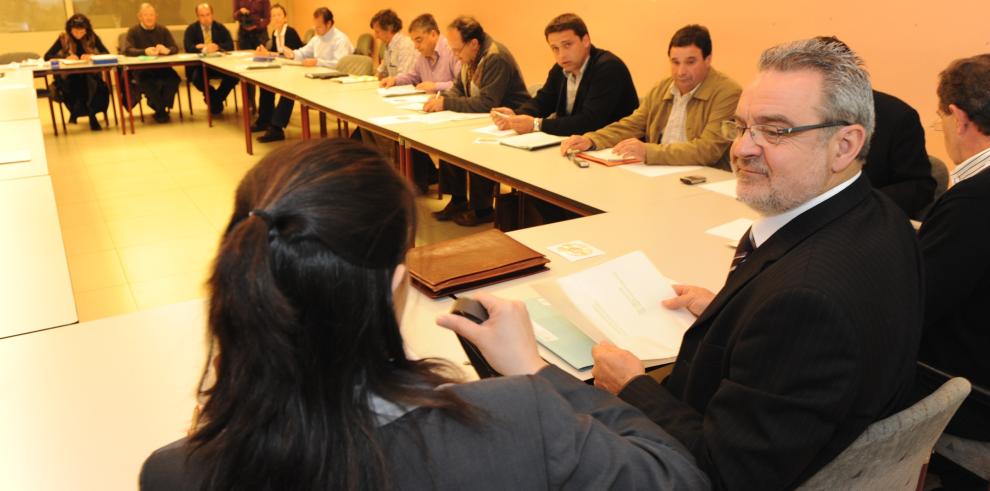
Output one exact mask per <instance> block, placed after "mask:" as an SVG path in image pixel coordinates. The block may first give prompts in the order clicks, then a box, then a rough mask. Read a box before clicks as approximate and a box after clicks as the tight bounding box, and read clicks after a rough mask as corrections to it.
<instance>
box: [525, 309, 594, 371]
mask: <svg viewBox="0 0 990 491" xmlns="http://www.w3.org/2000/svg"><path fill="white" fill-rule="evenodd" d="M526 308H527V309H528V310H529V317H530V319H532V320H533V323H534V324H538V326H537V325H534V326H533V327H534V329H535V330H536V341H537V342H538V343H540V344H541V345H542V346H543V347H544V348H546V349H548V350H550V351H552V352H553V354H555V355H557V356H559V357H561V358H562V359H563V360H564V361H565V362H567V364H568V365H570V366H572V367H574V368H575V369H577V370H587V369H590V368H591V366H592V365H594V360H593V359H592V358H591V348H592V347H594V346H595V342H594V341H592V340H591V338H589V337H588V336H587V335H585V334H584V333H583V332H581V330H580V329H578V327H577V326H575V325H574V324H573V323H572V322H571V321H569V320H567V318H565V317H564V316H563V315H560V313H559V312H557V311H556V310H554V308H553V307H552V306H550V302H547V301H546V300H545V299H543V298H541V297H537V298H531V299H529V300H526ZM541 328H542V331H541Z"/></svg>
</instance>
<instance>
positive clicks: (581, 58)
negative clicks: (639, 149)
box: [492, 14, 639, 136]
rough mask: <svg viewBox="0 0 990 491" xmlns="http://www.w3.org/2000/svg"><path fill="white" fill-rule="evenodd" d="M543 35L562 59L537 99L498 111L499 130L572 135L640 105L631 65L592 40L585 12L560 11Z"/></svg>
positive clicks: (607, 121) (624, 113) (629, 112)
mask: <svg viewBox="0 0 990 491" xmlns="http://www.w3.org/2000/svg"><path fill="white" fill-rule="evenodd" d="M543 34H544V35H545V36H546V39H547V44H549V45H550V50H551V51H553V55H554V58H555V61H556V62H557V63H556V64H555V65H554V66H553V68H551V69H550V73H548V74H547V80H546V82H544V83H543V87H542V88H541V89H540V91H539V92H537V94H536V97H535V98H533V99H532V100H530V101H528V102H526V103H525V104H523V105H522V106H520V107H519V108H518V109H517V110H515V111H513V110H512V109H511V108H508V107H497V108H495V109H493V110H492V120H493V121H494V122H495V125H497V126H498V128H499V129H501V130H506V129H512V130H515V132H516V133H519V134H523V133H529V132H531V131H542V132H544V133H549V134H551V135H560V136H568V135H573V134H581V133H586V132H589V131H595V130H597V129H599V128H601V127H603V126H606V125H608V124H610V123H613V122H615V121H618V120H619V119H622V118H624V117H626V116H628V115H629V114H631V113H632V112H633V111H635V110H636V108H637V107H638V106H639V98H638V97H637V96H636V86H635V85H633V80H632V75H630V74H629V69H628V68H626V65H625V63H623V62H622V60H620V59H619V58H618V57H617V56H615V55H613V54H612V53H610V52H608V51H605V50H603V49H598V48H596V47H595V46H594V45H592V44H591V36H590V35H589V34H588V27H587V26H586V25H585V24H584V21H583V20H581V18H580V17H578V16H577V15H574V14H562V15H559V16H557V17H555V18H554V19H553V20H551V21H550V23H549V24H547V27H546V29H544V31H543ZM551 115H554V116H555V117H550V116H551Z"/></svg>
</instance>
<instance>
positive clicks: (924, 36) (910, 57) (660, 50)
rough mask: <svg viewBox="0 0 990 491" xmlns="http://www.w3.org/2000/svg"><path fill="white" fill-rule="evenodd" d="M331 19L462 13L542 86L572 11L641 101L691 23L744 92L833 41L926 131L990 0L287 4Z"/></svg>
mask: <svg viewBox="0 0 990 491" xmlns="http://www.w3.org/2000/svg"><path fill="white" fill-rule="evenodd" d="M322 5H327V6H329V7H330V8H331V9H332V10H333V11H334V17H335V18H336V21H337V26H338V27H339V28H340V29H341V30H343V31H344V32H346V33H347V34H348V35H349V36H350V37H351V40H352V41H353V40H356V39H357V36H358V35H360V34H361V33H363V32H370V29H369V28H368V21H369V20H370V19H371V16H372V15H373V14H374V13H375V12H376V11H377V10H378V9H381V8H392V9H394V10H395V11H396V12H398V14H399V16H400V17H401V18H402V19H403V21H405V22H406V24H407V25H408V22H409V21H411V20H412V19H413V18H414V17H415V16H416V15H419V14H420V13H423V12H424V11H427V10H425V9H429V10H428V11H429V12H430V13H432V14H433V15H434V16H436V18H437V22H438V23H440V25H441V27H443V26H445V25H446V24H448V23H449V22H450V21H451V20H452V19H453V18H454V17H455V16H457V15H459V14H471V15H474V16H475V17H477V18H478V20H479V21H481V23H482V25H483V26H484V27H485V30H486V31H487V32H489V33H491V34H492V35H493V36H494V37H495V38H496V39H498V40H499V41H501V42H503V43H505V44H506V45H507V46H508V48H509V49H510V50H511V51H512V53H513V54H514V55H515V57H516V59H517V60H518V62H519V64H520V66H521V67H522V70H523V75H524V77H525V79H526V83H527V84H533V83H538V82H542V81H543V79H544V78H545V76H546V72H547V70H548V69H549V68H550V65H551V64H552V63H553V58H552V56H551V54H550V51H549V49H547V46H546V43H545V40H544V38H543V28H544V26H545V25H546V23H547V22H548V21H549V20H550V19H551V18H553V17H554V16H555V15H557V14H560V13H563V12H566V11H571V12H574V13H577V14H578V15H580V16H581V17H582V18H584V20H585V22H586V23H587V24H588V28H589V30H590V31H591V37H592V41H593V42H594V43H595V44H596V45H597V46H599V47H602V48H605V49H608V50H610V51H612V52H614V53H616V54H617V55H619V56H620V57H621V58H622V59H623V60H624V61H625V62H626V65H628V66H629V69H630V70H631V71H632V74H633V79H634V80H635V81H636V87H637V89H638V90H639V91H640V93H641V94H642V93H645V92H646V91H647V90H648V89H649V88H650V87H651V86H652V85H654V84H655V83H656V82H657V81H659V80H660V79H661V78H663V77H665V76H666V75H667V74H668V73H669V71H668V65H667V61H666V48H667V43H668V41H669V40H670V36H671V34H673V32H674V31H675V30H676V29H677V28H679V27H681V26H683V25H685V24H689V23H700V24H704V25H706V26H707V27H708V28H709V29H710V30H711V32H712V37H713V44H714V53H713V54H714V65H715V66H716V67H717V68H718V69H719V70H722V71H724V72H726V73H728V74H729V75H730V76H732V77H734V78H735V79H736V80H738V81H740V83H742V84H743V85H745V84H746V83H747V82H748V81H749V80H750V79H751V78H752V76H753V75H754V73H755V71H756V69H755V65H756V61H757V59H758V57H759V54H760V52H761V51H762V50H763V49H764V48H766V47H767V46H771V45H773V44H777V43H780V42H784V41H789V40H794V39H798V38H806V37H811V36H815V35H820V34H830V35H836V36H838V37H839V38H841V39H842V40H843V41H845V42H846V43H847V44H849V45H850V46H852V47H853V49H855V50H857V51H858V52H859V54H860V55H861V56H862V57H863V58H864V59H865V60H866V63H867V67H868V68H869V69H870V72H871V74H872V76H873V83H874V87H876V88H877V89H879V90H882V91H884V92H889V93H892V94H894V95H896V96H898V97H900V98H901V99H904V100H905V101H906V102H908V103H909V104H911V105H912V106H914V108H915V109H917V110H918V112H919V113H920V114H921V119H922V123H923V124H925V125H926V126H927V125H928V123H929V122H930V121H931V120H932V119H934V114H935V106H936V98H935V95H934V93H935V84H936V80H937V78H936V77H937V75H938V72H939V71H940V70H941V69H942V68H944V67H945V66H946V65H947V64H948V63H949V62H950V61H951V60H953V59H955V58H960V57H964V56H970V55H973V54H977V53H984V52H990V30H987V28H986V19H988V18H990V1H987V0H954V1H951V2H949V1H943V2H937V3H936V2H932V1H931V0H924V1H922V0H902V1H899V2H888V1H870V0H829V1H821V2H808V1H801V0H788V1H781V0H762V1H757V2H740V1H738V0H737V1H725V0H695V1H694V2H686V1H680V2H672V1H670V0H598V1H588V0H574V1H570V2H554V1H544V2H540V1H533V0H502V1H500V2H491V1H489V2H475V3H474V5H471V4H469V3H466V2H454V1H451V0H435V1H431V2H412V1H409V0H398V1H393V2H386V1H381V0H374V1H362V2H357V1H345V2H335V3H325V2H324V0H293V2H292V9H293V12H291V13H290V18H291V20H292V22H293V25H294V26H296V27H297V28H300V27H301V28H302V29H300V32H302V31H303V30H304V29H305V28H307V27H308V26H309V25H310V23H311V17H310V15H311V14H312V11H313V10H314V9H315V8H316V7H318V6H322ZM928 149H929V152H930V153H933V154H935V155H938V156H940V157H942V158H943V159H945V158H946V154H945V151H944V148H943V143H942V136H941V134H940V133H935V132H933V131H929V133H928Z"/></svg>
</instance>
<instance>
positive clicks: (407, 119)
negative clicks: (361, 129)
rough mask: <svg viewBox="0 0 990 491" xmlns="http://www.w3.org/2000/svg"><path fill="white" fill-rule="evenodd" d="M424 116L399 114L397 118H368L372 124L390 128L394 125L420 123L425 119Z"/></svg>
mask: <svg viewBox="0 0 990 491" xmlns="http://www.w3.org/2000/svg"><path fill="white" fill-rule="evenodd" d="M423 116H424V115H423V114H399V115H396V116H376V117H374V118H368V121H370V122H371V123H372V124H377V125H378V126H389V125H393V124H403V123H419V122H421V121H422V119H423Z"/></svg>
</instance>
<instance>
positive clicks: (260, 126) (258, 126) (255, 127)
mask: <svg viewBox="0 0 990 491" xmlns="http://www.w3.org/2000/svg"><path fill="white" fill-rule="evenodd" d="M267 129H268V125H267V124H265V123H262V122H261V121H255V122H254V124H252V125H251V133H257V132H259V131H265V130H267Z"/></svg>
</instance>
